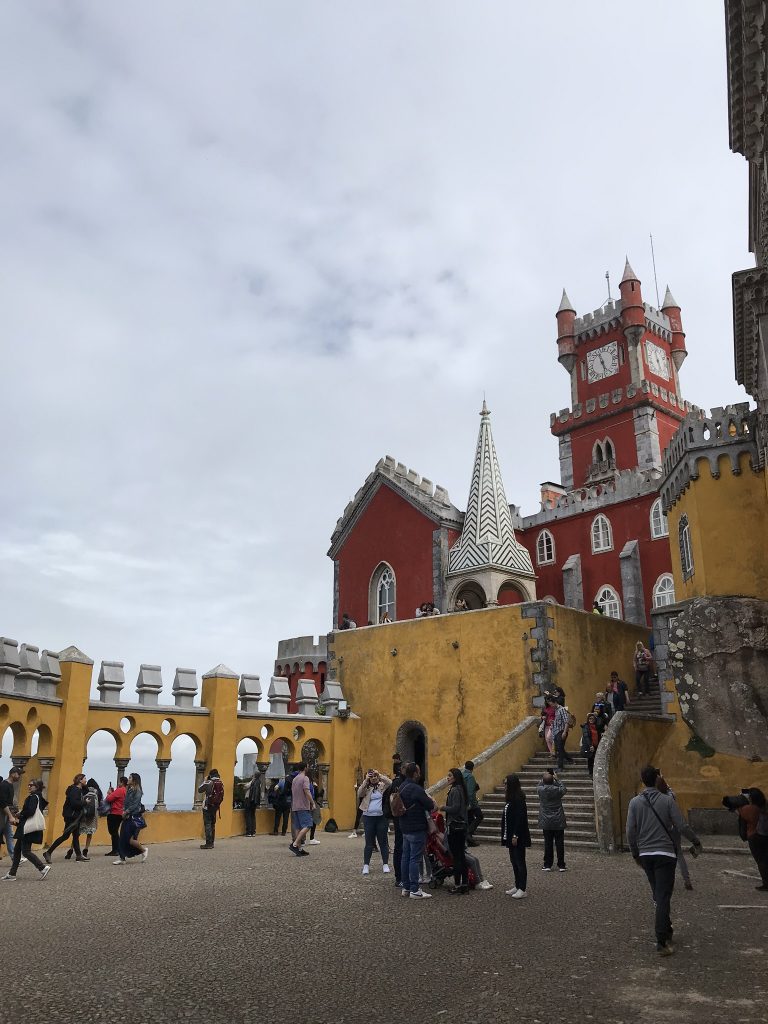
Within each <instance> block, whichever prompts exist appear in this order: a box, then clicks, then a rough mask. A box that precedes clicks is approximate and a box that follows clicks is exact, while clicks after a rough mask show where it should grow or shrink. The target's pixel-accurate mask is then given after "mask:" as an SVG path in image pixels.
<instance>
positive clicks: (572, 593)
mask: <svg viewBox="0 0 768 1024" xmlns="http://www.w3.org/2000/svg"><path fill="white" fill-rule="evenodd" d="M562 572H563V600H564V603H565V604H566V605H567V606H568V607H569V608H580V609H581V610H582V611H583V610H584V585H583V583H582V581H581V555H571V556H570V557H569V558H568V559H566V562H565V565H564V566H563V569H562Z"/></svg>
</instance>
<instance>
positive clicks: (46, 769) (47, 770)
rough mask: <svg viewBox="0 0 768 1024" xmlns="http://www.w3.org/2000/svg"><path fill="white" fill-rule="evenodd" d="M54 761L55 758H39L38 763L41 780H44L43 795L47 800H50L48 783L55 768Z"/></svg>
mask: <svg viewBox="0 0 768 1024" xmlns="http://www.w3.org/2000/svg"><path fill="white" fill-rule="evenodd" d="M54 760H55V759H54V758H53V757H38V759H37V763H38V764H39V765H40V778H41V779H42V780H43V795H44V796H45V798H46V800H47V799H48V783H49V782H50V779H51V768H53V762H54ZM44 813H45V812H44Z"/></svg>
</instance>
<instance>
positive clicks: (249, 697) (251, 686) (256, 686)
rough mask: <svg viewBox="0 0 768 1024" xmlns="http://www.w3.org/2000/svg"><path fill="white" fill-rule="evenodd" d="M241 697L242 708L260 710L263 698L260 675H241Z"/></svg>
mask: <svg viewBox="0 0 768 1024" xmlns="http://www.w3.org/2000/svg"><path fill="white" fill-rule="evenodd" d="M237 695H238V697H239V698H240V710H241V711H246V712H252V713H254V714H255V713H256V712H257V711H258V710H259V701H260V700H261V678H260V677H259V676H249V675H242V676H240V688H239V689H238V691H237Z"/></svg>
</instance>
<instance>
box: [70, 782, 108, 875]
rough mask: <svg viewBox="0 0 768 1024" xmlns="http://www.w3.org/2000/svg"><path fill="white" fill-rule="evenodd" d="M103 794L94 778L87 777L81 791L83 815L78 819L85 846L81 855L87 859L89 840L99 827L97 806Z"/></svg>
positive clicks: (99, 804)
mask: <svg viewBox="0 0 768 1024" xmlns="http://www.w3.org/2000/svg"><path fill="white" fill-rule="evenodd" d="M103 799H104V796H103V794H102V792H101V788H100V786H99V784H98V782H97V781H96V780H95V779H88V781H87V782H86V784H85V789H84V791H83V816H82V818H81V819H80V829H79V831H80V835H81V836H85V846H83V847H82V848H81V850H82V854H83V856H84V857H85V858H86V860H87V859H88V856H89V854H88V851H89V849H90V846H91V840H92V839H93V837H94V836H95V835H96V829H97V828H98V827H99V807H100V806H101V801H102V800H103ZM71 852H72V851H71V850H68V851H67V855H66V857H65V860H68V859H69V857H70V856H71Z"/></svg>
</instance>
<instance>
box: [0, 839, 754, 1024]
mask: <svg viewBox="0 0 768 1024" xmlns="http://www.w3.org/2000/svg"><path fill="white" fill-rule="evenodd" d="M321 839H322V842H321V845H320V846H315V847H312V848H311V856H309V857H306V858H303V859H300V860H299V859H297V858H295V857H293V856H292V855H291V854H290V853H289V852H288V849H287V845H286V841H285V840H284V839H282V838H272V837H271V836H259V837H257V838H256V839H245V838H236V839H229V840H223V841H220V842H219V843H217V846H216V849H215V850H214V851H213V852H209V853H206V852H202V851H200V850H199V849H198V845H197V843H191V842H188V843H187V842H185V843H173V844H166V845H158V846H155V847H151V848H150V856H149V859H148V860H147V862H146V863H145V864H140V863H132V864H129V865H128V866H126V867H114V866H113V865H112V863H111V859H109V858H107V857H104V856H103V852H104V851H103V849H102V848H95V849H94V856H93V861H92V863H90V864H77V863H75V862H65V861H64V859H63V853H62V851H61V850H59V851H57V853H56V855H55V858H54V868H53V870H52V871H51V873H50V875H49V877H48V879H47V880H45V881H42V882H41V881H40V880H39V878H38V876H37V874H36V872H34V871H33V870H32V869H31V868H30V867H29V866H27V865H22V868H21V870H20V872H19V880H18V881H17V882H13V883H9V882H3V883H0V900H1V901H2V902H1V903H0V906H2V910H3V921H4V925H5V936H4V938H5V942H4V948H3V966H4V976H5V978H6V987H7V998H6V999H5V1000H4V1001H3V1005H4V1007H5V1010H6V1011H7V1012H6V1013H5V1014H0V1019H2V1020H8V1021H10V1020H11V1019H14V1018H15V1017H16V1016H18V1012H22V1013H23V1014H24V1015H25V1016H33V1017H34V1019H36V1020H50V1021H56V1022H57V1024H70V1022H78V1024H82V1022H99V1021H116V1020H126V1021H131V1022H132V1024H154V1022H160V1021H163V1022H166V1021H169V1022H175V1021H184V1020H188V1019H200V1020H204V1021H206V1022H214V1024H218V1022H227V1024H231V1022H237V1021H246V1020H247V1021H253V1022H265V1024H271V1022H273V1021H291V1022H292V1024H293V1022H315V1021H317V1022H339V1024H342V1022H344V1024H346V1022H358V1021H359V1022H366V1024H378V1022H384V1021H387V1022H388V1021H397V1020H403V1021H406V1020H407V1021H409V1022H410V1021H413V1020H416V1021H419V1022H421V1021H435V1022H437V1024H449V1022H450V1024H453V1022H456V1024H459V1022H460V1024H485V1022H497V1021H498V1022H501V1021H504V1022H506V1021H510V1020H511V1021H513V1022H515V1024H517V1022H525V1024H528V1022H532V1024H536V1022H541V1024H550V1022H555V1021H565V1022H568V1024H570V1022H576V1021H579V1022H583V1021H592V1020H594V1021H599V1022H600V1024H619V1022H622V1024H646V1022H647V1024H652V1022H653V1024H657V1022H660V1021H662V1022H663V1021H675V1022H676V1024H685V1022H689V1021H690V1022H696V1024H707V1022H710V1021H712V1022H715V1021H723V1020H727V1021H729V1022H750V1024H751V1022H757V1021H761V1022H764V1021H768V978H767V977H766V962H767V961H766V954H767V953H768V898H767V894H766V893H760V892H756V891H755V886H756V885H757V884H758V879H757V874H756V870H755V866H754V863H753V862H752V860H751V859H747V858H744V857H738V856H734V857H730V856H709V857H707V856H703V857H701V858H699V860H697V861H696V862H694V863H692V867H691V869H692V873H693V879H694V885H695V890H694V891H693V892H685V891H684V889H683V888H682V885H679V886H678V887H677V888H676V890H675V898H674V902H673V922H674V925H675V931H676V939H678V952H677V954H676V955H675V956H674V957H670V958H669V959H665V960H661V959H659V958H658V957H657V955H656V953H655V952H654V946H653V942H652V914H653V907H652V905H651V900H650V894H649V891H648V887H647V883H646V881H645V877H644V875H643V874H642V873H641V871H640V869H639V868H637V867H636V866H635V864H634V863H633V861H632V860H631V859H630V858H629V857H628V856H617V857H602V856H600V855H599V854H597V853H591V852H574V853H573V854H572V855H568V853H567V847H566V855H567V857H568V871H567V872H566V873H564V874H558V873H552V874H545V873H543V872H541V870H540V865H541V851H540V849H536V848H534V849H533V850H532V851H531V853H530V856H529V867H530V884H529V893H530V896H529V898H528V899H527V900H524V901H516V900H512V899H510V898H509V897H507V896H505V895H504V890H505V889H506V888H509V887H510V885H511V880H512V874H511V869H510V866H509V862H508V860H507V857H506V851H504V850H502V849H501V848H500V847H493V846H483V847H481V848H480V849H479V850H478V851H477V852H479V854H480V856H481V858H482V863H483V866H484V869H485V871H486V874H487V876H488V877H489V878H490V880H491V881H492V882H493V883H494V886H495V888H494V889H493V890H492V891H490V892H475V893H472V894H471V895H469V896H466V897H459V896H449V895H448V894H447V892H445V891H441V892H438V893H437V894H436V896H435V898H434V899H431V900H428V901H424V902H418V903H417V902H416V901H412V900H406V899H400V898H398V896H397V893H396V890H395V886H394V885H393V881H392V879H393V876H392V875H383V874H382V873H381V867H380V862H379V861H378V859H377V856H376V855H375V854H374V861H373V869H372V874H371V875H370V876H369V877H367V878H363V877H362V876H361V875H360V867H361V865H362V853H363V842H362V839H348V838H347V836H346V834H341V835H335V836H330V835H325V834H323V835H322V836H321ZM7 864H8V858H7V857H6V858H5V860H4V861H2V862H0V866H2V867H5V866H6V865H7ZM11 1010H12V1011H13V1012H10V1011H11Z"/></svg>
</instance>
